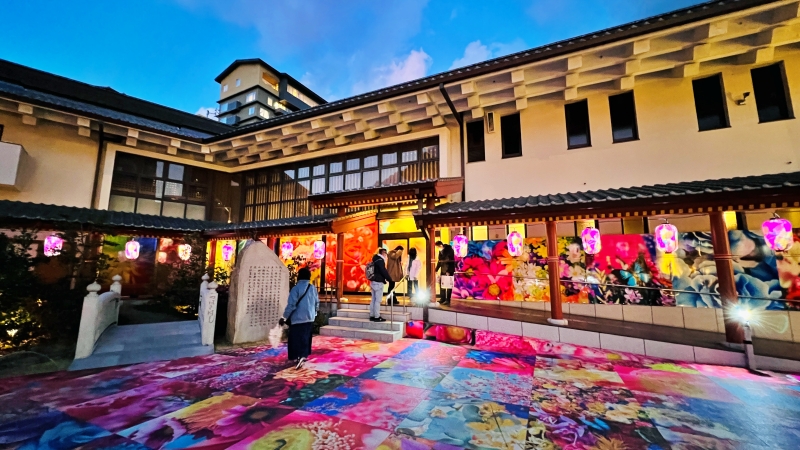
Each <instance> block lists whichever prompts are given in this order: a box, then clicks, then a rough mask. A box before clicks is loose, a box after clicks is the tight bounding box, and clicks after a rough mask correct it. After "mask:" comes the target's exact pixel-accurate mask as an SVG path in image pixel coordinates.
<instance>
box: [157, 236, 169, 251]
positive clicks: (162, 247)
mask: <svg viewBox="0 0 800 450" xmlns="http://www.w3.org/2000/svg"><path fill="white" fill-rule="evenodd" d="M171 245H172V239H169V238H165V239H161V244H159V246H158V249H159V250H166V249H167V248H169V247H170V246H171Z"/></svg>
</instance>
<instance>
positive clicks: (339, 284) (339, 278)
mask: <svg viewBox="0 0 800 450" xmlns="http://www.w3.org/2000/svg"><path fill="white" fill-rule="evenodd" d="M346 214H347V208H345V207H343V206H340V207H339V209H338V211H336V216H337V217H344V216H345V215H346ZM343 295H344V233H336V309H339V304H340V302H341V301H342V296H343Z"/></svg>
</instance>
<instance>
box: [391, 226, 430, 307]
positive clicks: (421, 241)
mask: <svg viewBox="0 0 800 450" xmlns="http://www.w3.org/2000/svg"><path fill="white" fill-rule="evenodd" d="M425 245H426V240H425V238H424V237H422V236H420V237H398V238H391V237H390V236H382V239H381V247H383V248H385V249H386V250H387V251H391V250H394V249H395V248H397V247H398V246H401V247H403V258H402V264H403V272H406V271H407V269H408V251H409V249H411V248H413V249H416V251H417V259H418V260H419V262H421V263H422V267H421V269H420V271H419V275H418V276H417V279H418V280H419V286H420V287H422V288H424V286H425V284H426V283H425V280H426V274H427V271H426V267H427V265H428V263H427V261H425ZM395 292H396V293H397V295H398V296H399V297H402V296H403V295H406V294H407V293H408V283H406V282H405V281H403V282H402V283H401V284H400V286H398V287H397V289H396V291H395Z"/></svg>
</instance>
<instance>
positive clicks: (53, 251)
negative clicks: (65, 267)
mask: <svg viewBox="0 0 800 450" xmlns="http://www.w3.org/2000/svg"><path fill="white" fill-rule="evenodd" d="M62 247H64V240H63V239H61V238H60V237H58V236H56V235H52V236H47V237H46V238H44V256H58V255H59V254H61V248H62Z"/></svg>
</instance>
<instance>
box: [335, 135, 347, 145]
mask: <svg viewBox="0 0 800 450" xmlns="http://www.w3.org/2000/svg"><path fill="white" fill-rule="evenodd" d="M333 142H334V143H336V145H346V144H349V143H350V138H349V137H347V136H336V137H335V138H333Z"/></svg>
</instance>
